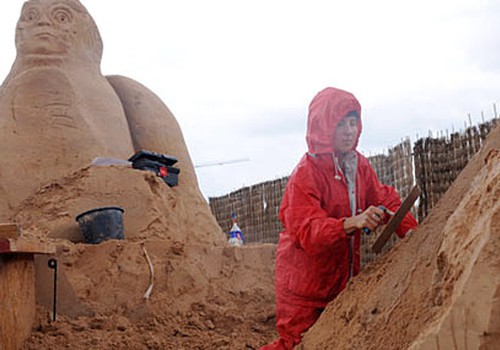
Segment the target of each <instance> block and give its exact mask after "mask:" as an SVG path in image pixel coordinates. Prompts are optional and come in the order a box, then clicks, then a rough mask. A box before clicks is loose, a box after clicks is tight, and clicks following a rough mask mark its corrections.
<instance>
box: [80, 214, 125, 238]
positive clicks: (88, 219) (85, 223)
mask: <svg viewBox="0 0 500 350" xmlns="http://www.w3.org/2000/svg"><path fill="white" fill-rule="evenodd" d="M123 212H124V210H123V208H120V207H102V208H94V209H91V210H87V211H86V212H83V213H81V214H79V215H78V216H77V217H76V221H78V224H79V225H80V231H81V232H82V234H83V238H84V240H85V243H91V244H98V243H101V242H102V241H106V240H108V239H123V238H124V237H123Z"/></svg>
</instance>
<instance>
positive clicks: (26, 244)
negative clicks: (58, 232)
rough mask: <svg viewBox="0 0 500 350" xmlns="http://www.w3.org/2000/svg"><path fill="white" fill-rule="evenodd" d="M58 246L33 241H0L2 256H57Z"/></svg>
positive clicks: (20, 239)
mask: <svg viewBox="0 0 500 350" xmlns="http://www.w3.org/2000/svg"><path fill="white" fill-rule="evenodd" d="M55 252H56V246H55V245H54V244H52V243H48V242H42V241H35V240H31V239H24V238H19V239H0V254H8V253H31V254H55Z"/></svg>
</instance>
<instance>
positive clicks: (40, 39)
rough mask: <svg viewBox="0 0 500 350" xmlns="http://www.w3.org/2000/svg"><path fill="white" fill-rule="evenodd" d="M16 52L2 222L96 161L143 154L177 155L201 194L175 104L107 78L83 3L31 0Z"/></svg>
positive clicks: (2, 117) (4, 103)
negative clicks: (48, 186) (35, 195)
mask: <svg viewBox="0 0 500 350" xmlns="http://www.w3.org/2000/svg"><path fill="white" fill-rule="evenodd" d="M16 49H17V56H16V59H15V62H14V63H13V65H12V68H11V71H10V73H9V74H8V76H7V78H6V79H5V81H4V82H3V84H2V86H1V87H0V164H1V169H0V196H1V198H2V201H0V219H3V220H5V219H6V218H7V217H8V216H9V215H11V214H12V213H14V212H15V211H16V208H17V206H18V205H19V204H20V203H21V201H22V200H24V199H25V198H27V197H28V196H29V195H31V194H32V193H33V191H35V190H36V189H37V188H39V187H40V186H42V185H45V184H47V183H49V182H50V181H51V180H55V179H58V178H60V177H63V176H66V175H68V174H71V173H72V172H74V171H77V170H78V169H80V168H82V167H84V166H87V165H88V164H90V162H91V161H92V160H93V159H94V158H96V157H113V158H118V159H125V160H126V159H128V158H129V157H130V156H132V155H133V154H134V153H135V152H136V151H138V150H141V149H146V150H149V151H154V152H158V153H164V154H169V155H172V156H174V157H176V158H177V159H178V160H179V162H178V163H177V164H176V166H178V167H179V168H180V169H181V171H182V176H181V179H180V181H181V183H182V185H183V186H181V187H182V188H187V187H190V188H193V187H195V188H196V191H195V193H196V192H199V190H198V184H197V180H196V177H195V174H194V169H193V165H192V162H191V159H190V156H189V154H188V151H187V148H186V145H185V142H184V139H183V136H182V132H181V130H180V127H179V125H178V123H177V121H176V119H175V118H174V116H173V115H172V113H171V112H170V111H169V109H168V108H167V106H166V105H165V104H164V103H163V102H162V101H161V100H160V99H159V98H158V97H157V96H156V95H155V94H154V93H153V92H151V91H150V90H149V89H147V88H146V87H144V86H143V85H141V84H140V83H138V82H136V81H134V80H132V79H129V78H126V77H123V76H108V77H105V76H103V75H102V74H101V69H100V63H101V57H102V51H103V44H102V41H101V37H100V34H99V31H98V29H97V26H96V24H95V23H94V21H93V19H92V17H91V16H90V14H89V13H88V12H87V10H86V9H85V7H84V6H83V5H82V4H81V3H80V2H79V1H77V0H31V1H28V2H26V3H25V4H24V6H23V8H22V11H21V16H20V18H19V21H18V24H17V28H16ZM197 196H199V193H198V194H197Z"/></svg>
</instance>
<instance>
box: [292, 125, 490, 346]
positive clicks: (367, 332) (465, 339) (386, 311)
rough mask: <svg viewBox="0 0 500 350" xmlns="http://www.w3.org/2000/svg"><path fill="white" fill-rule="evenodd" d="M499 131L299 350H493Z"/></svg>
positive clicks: (343, 296) (354, 284)
mask: <svg viewBox="0 0 500 350" xmlns="http://www.w3.org/2000/svg"><path fill="white" fill-rule="evenodd" d="M499 150H500V127H496V128H495V129H494V130H492V131H491V133H490V135H489V137H488V139H487V141H486V143H485V145H484V146H483V148H482V149H481V150H480V152H479V153H478V154H477V155H476V156H475V157H474V158H473V159H472V160H471V161H470V163H469V164H468V165H467V167H466V168H465V169H464V170H463V171H462V173H461V174H460V176H459V177H458V178H457V180H456V181H455V182H454V184H453V185H452V186H451V187H450V189H449V190H448V191H447V192H446V194H445V195H444V196H443V197H442V198H441V200H440V202H439V204H438V205H437V206H436V207H435V208H433V210H432V212H431V214H430V215H429V216H428V217H427V219H426V220H425V221H424V222H423V224H422V225H421V226H420V228H419V229H418V231H417V232H415V234H414V235H413V236H412V237H410V238H409V239H408V240H407V241H406V242H403V243H402V244H400V245H398V246H397V247H396V248H395V249H393V250H392V251H391V252H390V253H388V254H387V255H386V256H384V257H383V258H382V259H381V260H380V261H379V262H378V263H376V264H374V265H370V266H368V268H367V269H366V270H365V271H363V273H362V274H360V275H359V276H358V277H357V278H355V279H354V280H353V282H352V283H351V284H350V285H349V286H348V288H347V289H346V290H345V291H344V293H342V294H341V295H340V296H339V297H338V298H337V299H336V300H334V301H333V302H332V303H331V304H330V305H328V307H327V308H326V310H325V312H324V313H323V315H322V316H321V318H320V319H319V320H318V322H317V323H316V324H315V325H314V326H313V327H312V328H311V329H310V330H309V332H308V333H307V334H306V335H305V337H304V340H303V344H302V345H301V349H414V350H416V349H422V350H423V349H425V350H428V349H431V350H432V349H436V350H437V349H498V347H499V344H500V301H499V295H500V255H499V253H498V252H499V251H500V201H499V200H498V199H499V198H500V152H499Z"/></svg>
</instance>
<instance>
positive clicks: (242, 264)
mask: <svg viewBox="0 0 500 350" xmlns="http://www.w3.org/2000/svg"><path fill="white" fill-rule="evenodd" d="M197 191H198V190H197V188H192V189H191V190H190V189H186V188H184V189H183V190H182V191H181V190H178V188H177V187H173V188H171V187H168V186H167V185H166V184H165V183H164V182H163V181H162V180H161V179H160V178H159V177H157V176H155V175H154V174H152V173H149V172H144V171H139V170H134V169H132V168H129V167H121V166H110V167H100V166H90V167H87V168H84V169H81V170H80V171H77V172H75V173H73V174H71V175H70V176H67V177H65V178H63V179H61V180H58V181H54V182H52V183H50V184H48V185H46V186H43V187H42V188H41V189H40V190H39V191H38V192H36V193H35V194H34V195H33V196H31V197H30V198H28V199H27V200H26V201H24V202H23V203H22V206H21V207H22V209H21V210H20V211H19V212H18V213H17V214H16V215H15V216H14V218H13V220H15V221H17V222H21V223H22V224H23V235H24V236H25V237H30V238H33V239H42V240H50V241H51V242H53V243H55V244H56V245H57V247H58V252H57V256H56V257H57V259H58V262H59V271H58V276H59V277H58V291H57V292H58V302H57V305H58V320H57V322H51V321H50V317H49V313H50V311H49V310H52V296H53V294H52V293H53V290H52V278H53V277H52V273H53V271H52V270H50V269H48V268H47V260H48V257H37V258H36V279H37V281H36V282H37V285H36V288H37V303H38V304H39V305H40V308H39V310H38V318H39V320H38V322H37V325H36V327H35V330H34V332H33V333H32V335H31V337H30V339H29V340H28V341H27V343H26V344H25V348H27V349H40V348H45V349H49V348H61V347H65V346H66V345H69V344H71V347H72V348H74V349H84V348H88V347H89V346H90V347H94V348H95V347H99V348H123V349H151V348H153V349H154V348H158V349H182V348H186V349H195V348H199V349H214V348H218V349H224V348H226V349H234V348H235V347H236V348H242V349H244V348H245V347H247V348H258V347H259V346H260V345H262V344H264V343H266V342H267V341H269V340H270V339H271V338H272V337H273V336H274V319H273V316H274V283H273V282H274V258H275V246H274V245H263V246H262V245H259V246H253V247H252V246H248V247H244V248H235V247H228V246H227V244H226V241H225V235H224V233H223V232H222V231H221V229H220V227H219V226H218V225H217V223H216V221H215V218H214V217H213V216H212V215H210V213H209V211H207V210H206V208H207V203H206V202H205V201H204V200H203V199H200V197H199V196H197V195H196V193H197ZM109 205H113V206H114V205H117V206H121V207H123V208H124V210H125V214H124V226H125V240H111V241H106V242H103V243H101V244H98V245H89V244H84V243H81V242H82V240H83V237H82V235H81V233H80V230H79V227H78V224H77V222H76V221H75V216H76V215H78V214H79V213H81V212H83V211H86V210H88V209H90V208H94V207H100V206H109ZM146 254H147V256H148V257H149V258H150V260H151V262H152V265H153V269H154V286H153V291H152V294H151V297H150V298H149V299H146V298H144V295H145V292H146V290H147V289H148V287H149V285H150V281H151V272H150V267H149V264H148V261H147V258H146Z"/></svg>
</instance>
